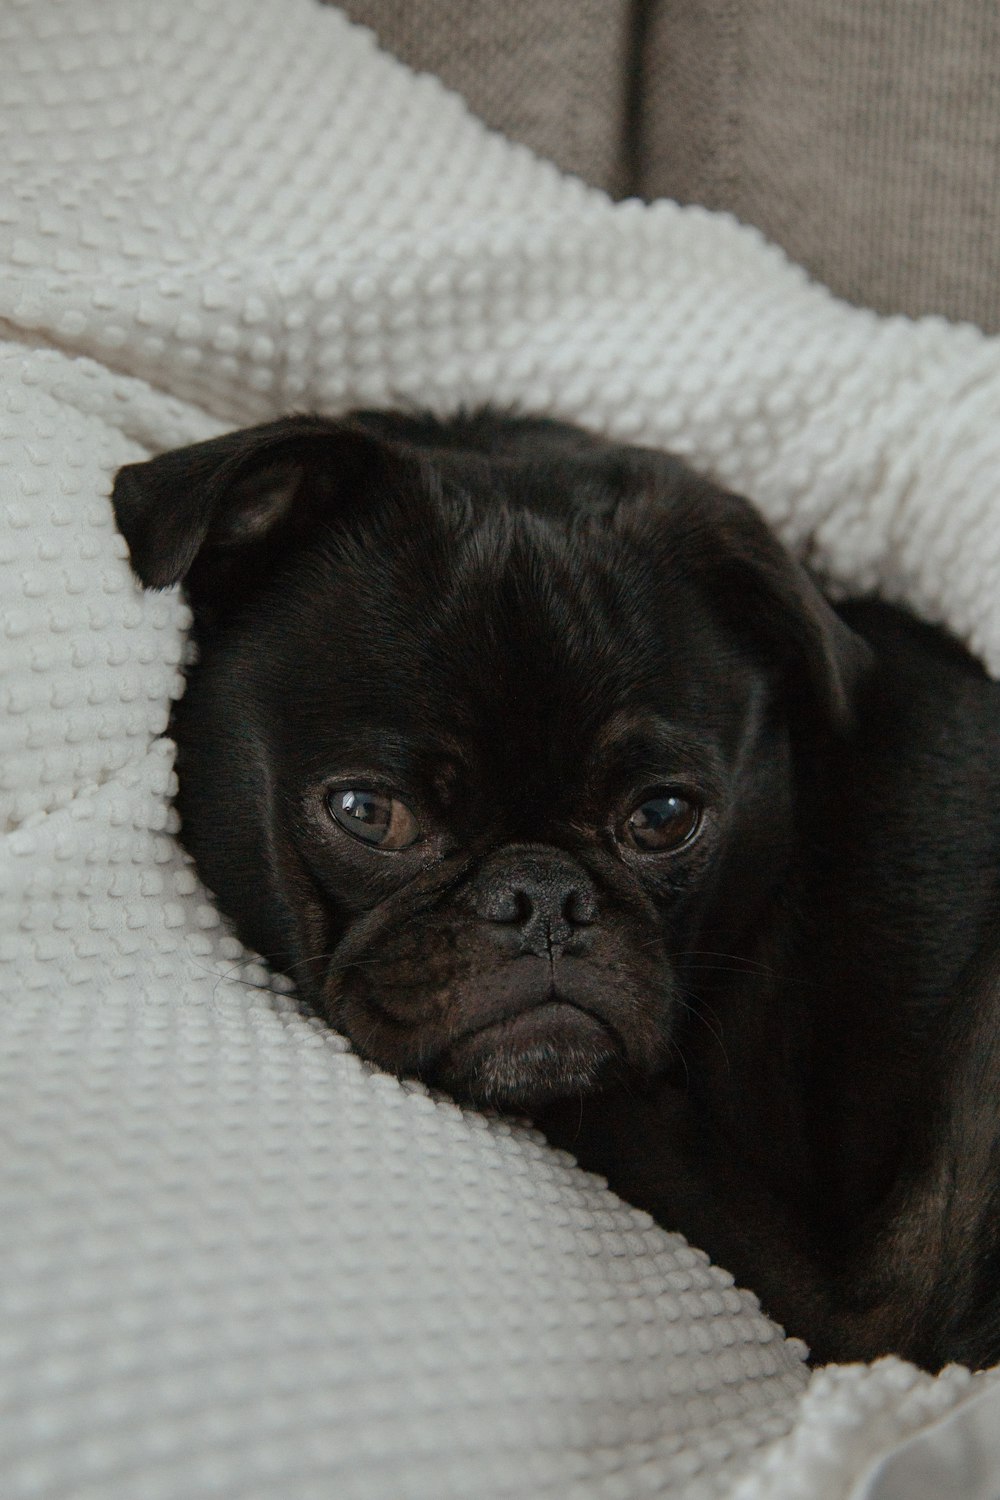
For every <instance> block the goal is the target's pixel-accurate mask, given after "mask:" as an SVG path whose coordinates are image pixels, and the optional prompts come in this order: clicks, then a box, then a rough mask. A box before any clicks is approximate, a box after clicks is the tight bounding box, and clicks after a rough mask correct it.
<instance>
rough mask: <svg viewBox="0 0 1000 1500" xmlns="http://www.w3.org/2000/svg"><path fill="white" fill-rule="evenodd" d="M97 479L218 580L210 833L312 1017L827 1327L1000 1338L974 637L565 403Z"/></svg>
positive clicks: (274, 429)
mask: <svg viewBox="0 0 1000 1500" xmlns="http://www.w3.org/2000/svg"><path fill="white" fill-rule="evenodd" d="M114 503H115V508H116V514H117V517H118V521H119V525H120V527H121V529H122V532H123V533H124V535H125V537H126V539H127V541H128V543H129V546H130V549H131V553H132V562H133V566H134V568H135V570H136V572H137V574H138V575H139V577H140V579H141V580H142V581H143V583H145V584H147V585H148V586H151V587H165V586H167V585H170V584H173V583H176V582H179V581H182V580H183V582H184V584H185V587H186V589H187V592H188V595H189V598H190V601H191V604H192V607H193V610H194V618H195V626H194V635H195V640H196V647H197V665H196V666H195V667H193V668H192V670H191V672H190V674H189V682H188V688H187V692H186V694H185V696H184V698H183V699H182V700H181V702H180V703H179V704H178V705H177V708H176V711H175V716H174V733H175V735H176V738H177V741H178V754H179V760H178V768H179V774H180V793H179V797H178V803H179V807H180V810H181V815H182V821H183V834H182V837H183V839H184V842H185V844H186V845H187V847H188V848H189V849H190V851H191V852H192V854H193V855H194V857H195V859H196V860H197V863H198V866H199V868H200V870H201V873H202V875H203V877H204V879H205V880H206V882H207V884H208V885H209V886H210V887H211V888H212V889H213V890H214V892H215V893H216V895H217V897H218V900H219V903H220V905H221V907H222V909H223V910H224V911H225V912H226V913H227V915H228V916H229V917H230V918H231V919H232V921H233V922H234V924H235V926H236V929H237V931H238V932H239V933H240V935H241V937H242V938H243V939H244V940H245V941H246V942H247V943H249V944H250V945H251V946H253V947H254V948H256V949H258V950H259V951H260V952H262V953H263V954H264V955H265V956H266V957H267V958H268V959H269V961H270V962H271V963H272V965H274V966H275V967H276V968H277V969H281V970H285V971H286V972H288V973H289V974H291V975H292V976H293V977H294V978H295V980H296V982H297V984H298V986H299V989H300V991H301V993H302V995H303V997H304V1000H305V1002H306V1003H308V1004H310V1005H312V1006H313V1007H315V1008H318V1009H319V1010H320V1011H321V1012H322V1013H323V1014H325V1015H327V1016H328V1017H329V1019H330V1021H331V1022H332V1023H333V1024H334V1025H336V1026H338V1027H340V1028H342V1029H343V1030H344V1031H346V1033H347V1034H348V1035H349V1036H350V1037H351V1039H352V1041H353V1043H354V1045H355V1047H356V1048H357V1049H358V1050H359V1051H360V1052H361V1053H362V1054H363V1055H365V1056H367V1057H370V1058H372V1059H373V1060H374V1061H376V1062H378V1063H379V1064H381V1065H382V1066H384V1067H386V1068H389V1069H391V1070H393V1071H395V1072H398V1073H400V1074H415V1075H418V1076H420V1077H423V1078H425V1079H426V1080H428V1081H429V1082H431V1083H433V1084H436V1085H439V1086H441V1087H444V1088H446V1089H449V1090H450V1091H452V1092H453V1093H455V1094H457V1095H459V1096H460V1097H464V1098H470V1099H472V1100H474V1101H476V1102H479V1103H482V1104H488V1105H497V1106H499V1107H502V1108H513V1109H518V1110H524V1109H529V1110H531V1111H532V1112H533V1113H534V1114H535V1115H536V1117H537V1118H538V1119H539V1121H540V1123H541V1124H542V1125H543V1127H544V1128H545V1129H546V1130H547V1131H548V1133H549V1134H550V1136H551V1137H552V1138H553V1139H554V1140H557V1141H558V1142H559V1143H560V1144H563V1145H566V1146H568V1147H569V1148H570V1149H571V1150H573V1151H574V1152H575V1153H576V1154H577V1155H578V1156H579V1158H580V1159H581V1160H582V1161H583V1162H584V1163H585V1164H586V1165H588V1166H591V1167H593V1168H595V1169H598V1170H601V1171H603V1172H604V1173H606V1175H607V1176H608V1177H609V1179H610V1181H611V1183H612V1185H613V1186H614V1187H616V1188H617V1189H618V1190H619V1191H620V1192H621V1193H622V1194H623V1195H624V1196H625V1197H627V1198H629V1199H631V1200H632V1201H634V1202H636V1203H638V1204H640V1205H642V1206H643V1207H646V1208H648V1209H650V1210H651V1211H652V1212H653V1213H655V1214H656V1216H657V1217H658V1218H659V1219H660V1220H661V1221H662V1222H663V1223H665V1224H667V1225H669V1226H670V1227H673V1228H680V1229H682V1230H683V1231H684V1232H685V1233H686V1234H688V1236H689V1237H690V1238H692V1239H693V1240H694V1241H695V1242H697V1243H699V1244H702V1245H704V1246H705V1248H706V1249H708V1250H709V1251H710V1252H711V1253H712V1254H713V1255H714V1256H715V1257H716V1258H717V1259H719V1260H720V1261H722V1262H723V1263H724V1264H726V1265H727V1266H728V1267H729V1268H730V1269H731V1270H733V1271H734V1272H735V1273H736V1274H737V1276H738V1277H739V1278H740V1279H741V1280H742V1281H744V1282H746V1283H747V1284H749V1285H752V1286H753V1287H754V1289H755V1290H757V1291H758V1292H759V1293H760V1295H761V1297H762V1300H763V1302H764V1305H765V1307H766V1308H767V1310H768V1311H770V1312H771V1313H773V1314H774V1315H775V1316H776V1317H778V1318H780V1319H781V1320H782V1321H783V1322H785V1323H786V1325H787V1326H788V1327H789V1329H790V1330H791V1331H792V1332H795V1333H797V1334H800V1335H802V1336H803V1337H805V1338H806V1339H807V1340H808V1341H809V1342H810V1344H811V1345H812V1347H813V1352H814V1355H815V1356H816V1357H819V1358H838V1359H844V1358H867V1357H871V1356H873V1355H875V1354H879V1353H883V1352H886V1351H890V1350H891V1351H895V1352H897V1353H900V1354H904V1355H907V1356H909V1357H911V1358H913V1359H915V1360H917V1361H919V1362H921V1363H923V1364H925V1365H927V1366H929V1367H931V1368H936V1367H938V1366H940V1365H941V1364H942V1363H944V1362H945V1361H947V1360H951V1359H958V1360H963V1361H967V1362H969V1363H971V1364H974V1365H983V1364H987V1363H990V1362H993V1361H996V1360H998V1359H1000V1230H998V1225H1000V1219H998V1214H997V1208H998V1204H997V1197H998V1190H1000V1166H998V1163H1000V1155H998V1151H1000V1088H998V1084H1000V918H998V915H997V913H998V911H1000V900H998V897H1000V890H998V886H1000V750H998V728H1000V689H998V688H997V686H996V685H994V684H993V683H992V682H990V681H989V680H988V679H987V677H986V676H985V674H984V673H983V671H982V670H981V669H980V667H979V666H978V665H977V664H976V663H975V662H974V661H973V660H972V659H971V658H970V657H969V656H968V655H967V653H965V652H964V651H963V650H962V649H961V648H960V647H958V646H957V645H956V644H955V643H954V642H952V641H950V640H949V639H947V638H946V637H945V636H944V635H943V634H942V633H941V632H939V631H937V630H934V629H931V628H929V627H927V626H924V625H921V624H919V623H917V622H916V621H914V620H913V619H911V618H910V617H909V616H908V615H906V614H905V613H903V612H902V611H900V610H897V609H893V608H889V607H888V606H885V605H882V604H878V603H873V602H862V601H855V602H850V603H847V604H843V605H840V606H838V607H837V608H836V609H834V608H833V607H832V606H831V605H830V603H829V602H828V601H827V600H826V599H824V598H823V596H822V595H821V594H820V592H819V590H818V589H817V588H816V586H815V584H814V583H813V581H812V580H811V579H810V578H809V576H808V575H807V574H806V572H805V571H804V570H803V569H802V568H801V567H799V566H798V565H797V564H795V563H794V562H793V561H792V559H791V558H790V557H789V556H788V555H787V554H786V553H785V552H784V550H783V549H782V548H781V546H780V545H779V543H778V542H777V540H776V539H775V537H774V536H773V534H772V533H771V532H770V531H769V529H768V528H767V526H766V525H765V524H764V522H763V521H762V520H761V519H760V517H759V516H758V515H757V514H756V512H755V511H754V510H753V508H752V507H751V506H750V505H748V504H747V503H746V502H745V501H743V500H741V499H739V498H737V497H735V496H732V495H729V494H727V493H726V492H724V491H723V490H722V489H720V488H719V487H718V486H717V485H715V484H713V483H711V482H710V481H709V480H707V479H704V478H700V477H698V476H695V475H694V474H692V473H691V472H690V471H689V470H688V469H687V468H686V467H685V466H684V465H683V464H681V463H679V462H678V461H677V460H675V459H672V458H669V457H667V456H665V455H662V454H658V453H654V452H650V451H647V450H643V449H638V448H630V447H624V446H620V445H616V444H613V443H608V442H604V441H602V440H600V439H597V438H594V437H591V436H590V435H588V434H585V433H583V432H581V431H579V430H577V429H575V428H572V427H568V426H566V425H563V424H560V423H556V422H550V421H547V420H544V419H527V418H514V417H506V416H502V415H498V414H496V413H491V412H484V413H479V414H475V415H471V416H460V417H458V418H455V419H453V420H451V421H449V422H437V421H435V420H433V419H431V418H425V417H420V416H407V415H402V414H397V413H388V412H358V413H355V414H353V415H352V416H350V417H348V418H345V419H343V420H339V421H332V420H327V419H324V418H319V417H313V416H305V417H292V418H287V419H283V420H281V421H279V422H275V423H271V424H269V425H267V426H265V427H261V428H256V429H252V430H251V431H249V432H243V433H233V434H229V435H228V436H226V437H223V438H219V439H216V440H213V441H211V442H208V443H203V444H199V445H197V446H196V447H194V448H191V449H185V450H181V451H179V452H176V453H171V454H165V455H164V456H162V457H161V458H157V459H154V460H152V461H151V462H150V463H147V464H136V465H130V466H129V467H128V468H126V469H123V470H122V471H121V473H120V474H119V476H118V479H117V481H116V485H115V493H114ZM372 819H375V820H376V821H375V822H374V823H373V822H372ZM379 819H381V820H382V821H381V822H378V820H379ZM671 820H673V822H671ZM650 830H652V832H651V831H650ZM657 839H659V840H660V841H661V842H660V843H659V844H657V845H656V847H650V840H652V841H653V842H654V843H655V841H656V840H657ZM378 840H381V841H382V842H381V843H379V842H378Z"/></svg>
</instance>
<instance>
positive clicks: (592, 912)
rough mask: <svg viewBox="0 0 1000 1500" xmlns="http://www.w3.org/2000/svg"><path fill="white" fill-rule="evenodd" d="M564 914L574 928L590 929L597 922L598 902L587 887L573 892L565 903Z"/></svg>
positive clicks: (575, 889)
mask: <svg viewBox="0 0 1000 1500" xmlns="http://www.w3.org/2000/svg"><path fill="white" fill-rule="evenodd" d="M562 914H563V916H564V917H565V918H566V921H567V922H569V923H570V924H571V926H573V927H589V926H590V924H591V923H592V922H595V921H596V920H597V902H596V901H595V900H594V893H593V891H591V890H588V889H587V888H586V886H585V887H584V888H583V889H582V890H581V889H578V888H574V889H573V890H571V891H570V892H569V893H568V894H567V896H566V899H565V901H564V902H563V908H562Z"/></svg>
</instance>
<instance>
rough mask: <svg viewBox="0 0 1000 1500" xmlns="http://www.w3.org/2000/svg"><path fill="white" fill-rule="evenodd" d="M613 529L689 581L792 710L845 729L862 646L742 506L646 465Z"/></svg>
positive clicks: (676, 471) (687, 475)
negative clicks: (634, 496)
mask: <svg viewBox="0 0 1000 1500" xmlns="http://www.w3.org/2000/svg"><path fill="white" fill-rule="evenodd" d="M649 480H652V482H651V483H650V482H649ZM616 524H617V525H619V526H622V527H624V528H625V529H627V530H629V531H632V532H633V534H635V533H639V534H640V535H641V536H642V538H643V541H644V544H645V545H646V546H647V547H649V548H650V549H651V550H652V551H653V553H654V556H655V557H656V560H657V562H658V563H659V564H661V565H662V567H663V569H664V573H665V576H669V575H670V573H671V572H673V573H675V574H676V572H677V571H678V570H679V571H681V572H682V573H683V574H684V575H685V576H687V577H689V578H692V579H694V580H695V582H696V583H697V584H698V585H699V586H700V588H701V591H702V594H703V597H705V598H706V599H707V601H708V603H709V605H710V607H711V608H712V609H713V611H714V612H715V613H716V615H717V616H719V617H721V618H724V619H725V620H727V621H728V622H729V624H730V625H731V626H732V627H734V628H735V629H736V630H738V631H739V632H740V634H741V636H742V637H743V638H744V639H745V640H747V641H748V642H751V643H754V644H755V645H756V646H757V648H758V649H759V650H762V651H763V652H764V654H765V656H766V658H767V659H768V660H770V661H771V662H773V663H774V664H775V665H776V666H778V668H779V670H780V671H781V673H782V676H783V679H784V681H785V683H786V686H787V690H788V692H789V694H790V695H791V701H792V702H793V703H796V704H799V705H802V704H805V705H807V706H808V707H810V708H811V709H812V710H813V711H814V712H815V711H816V710H817V709H818V711H819V712H820V714H821V716H822V717H823V718H824V719H825V721H826V722H827V723H828V724H830V725H831V727H833V728H835V729H837V730H840V731H846V730H848V729H849V728H850V726H851V724H852V722H853V717H854V705H855V701H856V697H857V690H858V688H859V686H860V684H861V682H862V680H863V678H864V677H865V676H866V674H867V672H868V670H869V668H870V667H871V664H872V655H871V651H870V648H869V647H868V645H867V643H866V642H865V641H863V640H862V639H861V637H860V636H858V635H857V634H856V633H855V632H854V631H853V630H851V629H850V628H849V627H848V626H847V625H845V624H844V622H843V620H841V618H840V616H839V615H838V614H837V613H836V611H835V610H834V609H833V607H832V605H831V604H830V603H829V602H828V600H827V599H825V598H824V597H823V595H822V594H821V593H820V591H819V589H818V588H817V586H816V584H815V583H814V582H813V580H812V578H811V577H810V575H809V573H808V572H807V571H806V569H805V568H804V567H802V566H801V565H800V564H799V563H797V562H796V561H795V559H794V558H793V557H792V556H791V554H790V553H789V552H788V551H787V550H786V549H785V547H784V546H783V545H782V543H781V542H780V541H779V540H778V538H777V536H776V535H775V534H774V532H773V531H772V530H771V528H770V527H769V526H768V524H767V523H766V521H765V520H764V519H763V517H762V516H761V515H760V514H759V512H758V511H757V510H755V509H754V507H753V506H752V505H751V504H750V503H749V501H747V500H744V499H742V498H741V497H740V496H739V495H734V494H731V493H729V492H728V491H727V490H724V489H721V488H720V487H719V486H717V485H715V484H713V483H712V482H711V481H710V480H707V479H703V478H702V477H700V476H698V475H696V474H693V473H692V472H691V471H690V470H689V469H688V468H687V467H686V465H684V464H682V463H681V462H680V461H679V460H676V459H672V458H669V457H665V458H663V460H662V461H660V462H657V461H656V459H655V458H654V459H653V461H652V466H651V469H648V470H647V487H646V493H645V496H644V497H643V498H642V499H640V500H635V501H633V502H631V503H628V502H627V503H626V504H625V505H623V506H621V507H619V510H618V513H617V515H616Z"/></svg>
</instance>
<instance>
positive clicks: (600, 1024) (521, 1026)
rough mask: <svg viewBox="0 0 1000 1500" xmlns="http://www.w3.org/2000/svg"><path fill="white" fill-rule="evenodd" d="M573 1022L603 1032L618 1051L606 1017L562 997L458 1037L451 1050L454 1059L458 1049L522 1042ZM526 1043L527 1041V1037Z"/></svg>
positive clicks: (554, 997) (556, 996) (543, 1001)
mask: <svg viewBox="0 0 1000 1500" xmlns="http://www.w3.org/2000/svg"><path fill="white" fill-rule="evenodd" d="M570 1019H572V1022H573V1024H574V1025H583V1026H585V1027H587V1029H592V1028H593V1029H599V1030H600V1031H602V1032H603V1033H604V1035H605V1037H606V1038H607V1039H608V1040H609V1041H610V1042H611V1043H612V1044H613V1045H615V1046H616V1047H617V1045H618V1038H617V1036H616V1034H615V1032H614V1030H613V1029H612V1027H611V1026H609V1025H608V1023H607V1022H606V1021H605V1020H603V1019H602V1017H600V1016H598V1015H596V1014H595V1013H594V1012H593V1011H592V1010H588V1009H587V1007H586V1006H583V1005H578V1004H577V1003H576V1001H575V1000H568V999H565V998H564V997H563V996H561V995H553V996H550V997H549V998H548V999H547V1000H542V1001H540V1002H539V1003H538V1004H537V1005H527V1006H525V1008H524V1010H520V1011H518V1012H517V1013H516V1014H515V1015H513V1016H504V1017H503V1018H502V1019H501V1020H499V1021H490V1022H487V1023H486V1025H484V1026H477V1027H474V1028H473V1029H471V1030H469V1031H465V1032H463V1033H462V1035H461V1036H460V1037H457V1038H456V1039H455V1040H454V1041H453V1042H452V1044H451V1046H450V1047H449V1049H448V1050H449V1052H450V1053H451V1054H452V1056H454V1054H455V1052H456V1051H457V1050H458V1049H460V1048H461V1049H464V1048H466V1047H475V1048H477V1049H478V1048H479V1047H481V1046H482V1045H484V1044H488V1043H489V1039H490V1037H492V1036H504V1037H506V1038H507V1039H508V1040H511V1041H513V1040H519V1039H520V1036H521V1034H526V1033H530V1032H532V1031H544V1030H546V1029H548V1028H550V1027H552V1026H558V1025H559V1023H560V1022H565V1021H568V1020H570ZM587 1023H589V1026H587ZM525 1039H527V1037H526V1036H525Z"/></svg>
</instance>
